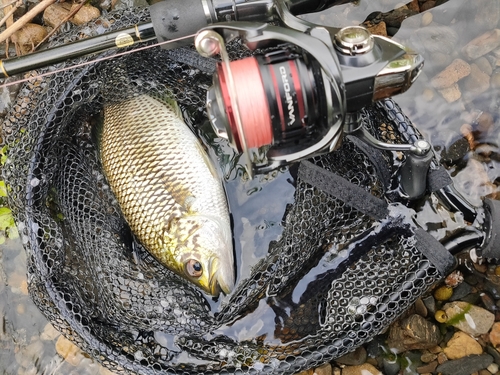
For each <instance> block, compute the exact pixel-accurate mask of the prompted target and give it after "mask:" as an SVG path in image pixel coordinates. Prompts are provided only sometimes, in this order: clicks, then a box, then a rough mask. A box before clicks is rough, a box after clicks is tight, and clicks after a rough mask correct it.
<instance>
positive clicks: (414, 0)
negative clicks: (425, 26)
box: [406, 0, 420, 13]
mask: <svg viewBox="0 0 500 375" xmlns="http://www.w3.org/2000/svg"><path fill="white" fill-rule="evenodd" d="M406 6H407V8H408V9H410V10H413V11H415V12H417V13H420V6H419V5H418V0H412V1H410V2H409V3H408V4H406Z"/></svg>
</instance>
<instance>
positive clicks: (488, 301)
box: [479, 293, 498, 314]
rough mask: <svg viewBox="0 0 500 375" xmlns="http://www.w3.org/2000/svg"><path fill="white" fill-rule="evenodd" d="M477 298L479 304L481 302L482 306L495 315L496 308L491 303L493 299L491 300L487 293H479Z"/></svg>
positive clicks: (493, 303)
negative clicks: (479, 299) (479, 300)
mask: <svg viewBox="0 0 500 375" xmlns="http://www.w3.org/2000/svg"><path fill="white" fill-rule="evenodd" d="M479 296H480V297H481V302H483V306H484V307H485V308H486V309H487V310H488V311H490V312H492V313H493V314H494V313H495V311H496V310H498V309H497V306H496V305H495V301H493V298H491V297H490V296H489V295H488V294H487V293H480V294H479Z"/></svg>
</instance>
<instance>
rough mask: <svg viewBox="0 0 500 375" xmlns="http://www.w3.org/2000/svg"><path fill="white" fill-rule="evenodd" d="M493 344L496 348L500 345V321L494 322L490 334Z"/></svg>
mask: <svg viewBox="0 0 500 375" xmlns="http://www.w3.org/2000/svg"><path fill="white" fill-rule="evenodd" d="M489 337H490V342H491V345H493V346H494V347H495V348H497V347H498V346H500V322H497V323H495V324H493V326H492V327H491V331H490V334H489Z"/></svg>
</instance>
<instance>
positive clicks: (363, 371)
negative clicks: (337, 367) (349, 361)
mask: <svg viewBox="0 0 500 375" xmlns="http://www.w3.org/2000/svg"><path fill="white" fill-rule="evenodd" d="M342 375H384V374H382V373H381V372H380V371H379V370H377V368H376V367H374V366H373V365H370V364H369V363H364V364H362V365H359V366H346V367H344V368H343V369H342Z"/></svg>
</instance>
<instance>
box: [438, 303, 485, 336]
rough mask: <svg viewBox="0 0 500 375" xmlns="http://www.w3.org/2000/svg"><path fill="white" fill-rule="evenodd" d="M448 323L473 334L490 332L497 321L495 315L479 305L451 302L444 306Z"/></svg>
mask: <svg viewBox="0 0 500 375" xmlns="http://www.w3.org/2000/svg"><path fill="white" fill-rule="evenodd" d="M443 309H444V310H445V312H446V315H447V316H448V322H447V323H448V324H451V325H452V326H454V327H455V328H458V329H459V330H461V331H463V332H465V333H468V334H470V335H472V336H477V335H482V334H484V333H488V331H489V330H490V328H491V326H492V325H493V323H494V321H495V315H493V314H492V313H490V312H489V311H488V310H486V309H483V308H481V307H479V306H474V305H471V304H469V303H467V302H461V301H457V302H451V303H447V304H446V305H444V306H443Z"/></svg>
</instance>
